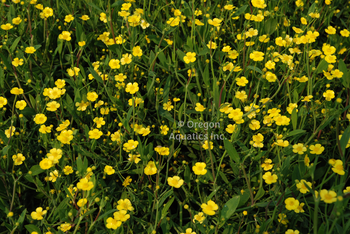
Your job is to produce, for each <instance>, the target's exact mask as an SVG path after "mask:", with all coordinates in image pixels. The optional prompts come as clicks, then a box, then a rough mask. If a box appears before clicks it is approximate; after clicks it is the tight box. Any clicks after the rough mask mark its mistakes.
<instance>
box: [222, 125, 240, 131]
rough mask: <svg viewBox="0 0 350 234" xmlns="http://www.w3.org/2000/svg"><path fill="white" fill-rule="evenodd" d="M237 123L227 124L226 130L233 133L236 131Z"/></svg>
mask: <svg viewBox="0 0 350 234" xmlns="http://www.w3.org/2000/svg"><path fill="white" fill-rule="evenodd" d="M236 127H237V126H236V124H233V125H232V124H229V125H227V128H226V129H225V130H226V132H228V133H233V132H234V131H236Z"/></svg>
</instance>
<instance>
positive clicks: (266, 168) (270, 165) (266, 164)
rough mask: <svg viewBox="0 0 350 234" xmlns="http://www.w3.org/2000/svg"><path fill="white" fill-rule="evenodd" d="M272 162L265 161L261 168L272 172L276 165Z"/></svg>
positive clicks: (269, 160)
mask: <svg viewBox="0 0 350 234" xmlns="http://www.w3.org/2000/svg"><path fill="white" fill-rule="evenodd" d="M271 163H272V160H271V159H268V158H267V159H265V161H264V163H263V164H261V167H262V168H264V171H268V170H271V169H272V167H273V165H274V164H271Z"/></svg>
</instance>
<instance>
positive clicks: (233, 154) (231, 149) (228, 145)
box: [224, 140, 240, 163]
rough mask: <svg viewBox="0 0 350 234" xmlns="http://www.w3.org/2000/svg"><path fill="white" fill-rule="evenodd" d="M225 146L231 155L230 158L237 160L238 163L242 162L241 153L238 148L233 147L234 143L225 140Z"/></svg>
mask: <svg viewBox="0 0 350 234" xmlns="http://www.w3.org/2000/svg"><path fill="white" fill-rule="evenodd" d="M224 146H225V150H226V151H227V153H228V155H230V158H231V159H232V160H233V161H235V162H236V163H240V158H239V155H238V153H237V151H236V149H235V148H234V147H233V145H232V143H231V142H229V141H228V140H224Z"/></svg>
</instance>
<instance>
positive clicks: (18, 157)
mask: <svg viewBox="0 0 350 234" xmlns="http://www.w3.org/2000/svg"><path fill="white" fill-rule="evenodd" d="M12 159H13V161H14V163H15V165H16V166H18V165H21V164H22V163H23V161H24V160H25V159H26V158H25V157H24V156H23V154H15V155H13V156H12Z"/></svg>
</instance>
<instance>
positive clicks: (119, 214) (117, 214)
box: [113, 210, 130, 222]
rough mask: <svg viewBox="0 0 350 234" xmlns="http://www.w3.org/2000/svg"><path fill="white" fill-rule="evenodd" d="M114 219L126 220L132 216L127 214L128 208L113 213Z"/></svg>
mask: <svg viewBox="0 0 350 234" xmlns="http://www.w3.org/2000/svg"><path fill="white" fill-rule="evenodd" d="M113 216H114V219H115V220H118V221H121V222H125V221H126V220H128V219H129V218H130V215H129V214H127V211H126V210H120V211H117V212H114V213H113Z"/></svg>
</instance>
